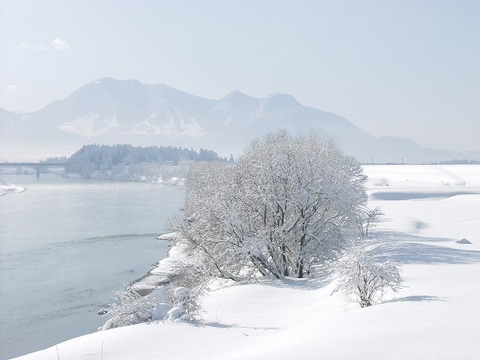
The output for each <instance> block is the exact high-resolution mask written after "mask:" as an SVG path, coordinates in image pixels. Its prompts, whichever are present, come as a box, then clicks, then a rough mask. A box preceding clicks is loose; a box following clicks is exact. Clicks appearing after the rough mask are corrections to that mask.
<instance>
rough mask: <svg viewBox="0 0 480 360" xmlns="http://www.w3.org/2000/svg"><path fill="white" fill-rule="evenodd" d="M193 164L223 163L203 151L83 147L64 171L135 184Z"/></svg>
mask: <svg viewBox="0 0 480 360" xmlns="http://www.w3.org/2000/svg"><path fill="white" fill-rule="evenodd" d="M196 161H226V159H225V158H220V157H219V156H218V154H217V153H216V152H214V151H212V150H206V149H200V150H199V151H196V150H193V149H187V148H180V147H174V146H159V147H158V146H149V147H140V146H132V145H85V146H83V147H82V148H81V149H80V150H78V151H77V152H76V153H74V154H73V155H72V156H71V157H70V158H69V159H67V164H68V165H67V169H66V170H67V172H69V173H78V174H80V175H81V176H82V177H84V178H102V179H113V178H114V179H124V180H134V179H132V177H138V176H144V175H146V174H147V173H148V175H150V174H152V172H155V171H154V170H152V169H153V168H157V169H158V168H159V167H160V166H163V167H164V166H178V165H179V163H180V162H183V163H185V162H196ZM132 170H133V171H132Z"/></svg>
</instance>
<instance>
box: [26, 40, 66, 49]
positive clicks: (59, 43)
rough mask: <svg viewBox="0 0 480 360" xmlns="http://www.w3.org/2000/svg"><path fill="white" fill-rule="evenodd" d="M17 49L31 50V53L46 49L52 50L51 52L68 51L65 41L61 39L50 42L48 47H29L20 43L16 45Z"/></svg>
mask: <svg viewBox="0 0 480 360" xmlns="http://www.w3.org/2000/svg"><path fill="white" fill-rule="evenodd" d="M18 47H19V48H21V49H24V50H31V51H43V50H47V49H53V50H65V49H68V48H69V46H68V44H67V42H66V41H65V40H62V39H59V38H57V39H55V40H53V41H52V42H50V44H49V46H45V45H30V44H27V43H24V42H22V43H20V44H19V45H18Z"/></svg>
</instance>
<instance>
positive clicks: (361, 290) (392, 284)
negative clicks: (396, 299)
mask: <svg viewBox="0 0 480 360" xmlns="http://www.w3.org/2000/svg"><path fill="white" fill-rule="evenodd" d="M337 268H338V273H339V280H338V281H339V282H338V287H337V289H341V290H342V291H343V292H344V293H345V295H347V297H351V298H352V300H353V301H355V302H357V303H358V304H359V305H360V306H361V307H367V306H371V305H374V304H375V303H378V302H380V301H382V299H383V296H384V294H385V292H386V291H387V290H392V291H393V292H397V291H398V290H399V289H400V288H401V284H402V282H403V280H402V277H401V275H400V271H399V269H398V267H397V266H396V264H395V263H393V262H392V261H388V260H387V261H385V262H381V263H377V262H375V259H374V257H373V256H372V255H371V254H369V252H368V251H366V249H365V248H364V247H356V248H354V249H352V250H351V251H350V252H349V254H348V255H347V256H345V257H344V258H343V259H342V260H341V261H339V263H338V265H337Z"/></svg>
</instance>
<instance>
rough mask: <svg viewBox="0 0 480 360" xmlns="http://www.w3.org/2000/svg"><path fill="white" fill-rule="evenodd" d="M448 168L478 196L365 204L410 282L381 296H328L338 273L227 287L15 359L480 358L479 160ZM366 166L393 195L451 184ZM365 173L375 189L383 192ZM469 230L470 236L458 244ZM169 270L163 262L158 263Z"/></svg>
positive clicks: (423, 170) (438, 175)
mask: <svg viewBox="0 0 480 360" xmlns="http://www.w3.org/2000/svg"><path fill="white" fill-rule="evenodd" d="M443 168H448V167H443ZM447 170H448V171H450V173H449V175H448V177H449V178H450V179H454V178H455V177H458V178H462V179H465V182H466V183H467V185H468V184H470V185H468V186H469V187H470V188H469V192H471V194H468V195H461V196H452V197H425V198H420V199H419V198H402V199H398V200H396V201H392V200H388V199H382V198H379V197H371V198H370V205H369V206H370V207H375V206H380V207H381V208H382V211H383V212H384V213H385V214H386V217H385V219H384V221H383V222H381V223H380V224H379V226H378V227H377V229H376V231H375V236H374V237H372V238H371V239H370V240H368V241H369V242H371V243H372V244H377V245H379V248H378V254H377V255H378V256H379V257H383V258H384V259H392V260H394V261H396V262H397V263H398V264H399V265H400V266H401V268H402V271H403V273H402V275H403V277H404V279H405V286H406V287H405V288H403V289H402V290H400V292H399V293H398V294H397V295H396V297H390V298H387V299H386V300H387V301H386V302H385V303H383V304H380V305H376V306H372V307H369V308H364V309H360V308H359V307H358V306H356V305H354V304H348V303H346V301H345V298H344V297H343V296H342V295H341V294H340V293H339V292H335V293H333V294H332V291H333V290H334V289H335V286H336V284H335V280H333V279H331V278H325V279H318V280H315V281H313V280H296V281H293V280H292V281H289V282H285V283H283V282H277V281H268V282H260V283H258V284H251V285H242V286H230V287H223V288H220V289H218V290H216V291H213V292H211V293H210V294H209V296H207V297H206V298H205V299H204V301H203V305H204V313H203V316H202V318H203V320H202V321H199V322H197V323H186V322H169V321H167V322H157V323H151V324H139V325H135V326H129V327H125V328H118V329H113V330H108V331H104V332H99V333H94V334H91V335H86V336H83V337H80V338H76V339H72V340H70V341H67V342H64V343H61V344H58V345H57V347H52V348H49V349H46V350H43V351H40V352H37V353H33V354H29V355H26V356H23V357H20V358H19V359H24V360H43V359H45V360H46V359H56V358H57V350H58V354H59V356H60V358H61V359H72V360H75V359H86V358H103V359H117V360H122V359H147V360H148V359H159V358H165V359H172V360H175V359H193V358H195V359H200V360H202V359H262V360H263V359H265V360H268V359H272V360H273V359H275V360H281V359H326V360H328V359H358V360H371V359H393V360H395V359H399V360H400V359H402V360H404V359H409V360H417V359H418V360H424V359H435V360H442V359H445V360H447V359H463V360H465V359H466V360H470V359H471V360H474V359H479V358H480V341H479V340H480V327H479V326H478V324H480V310H479V307H478V299H479V298H480V286H478V284H479V283H480V227H479V226H478V220H479V218H480V217H479V216H480V181H478V180H479V179H480V167H476V166H474V167H472V168H470V167H469V168H465V169H463V170H462V167H457V166H455V167H453V168H452V169H447ZM455 171H458V172H455ZM366 173H367V175H372V177H378V179H380V178H381V177H385V178H389V179H390V181H391V184H390V185H389V188H392V189H393V191H398V192H401V191H405V189H407V190H408V191H406V192H422V191H425V188H436V189H435V191H441V189H442V188H444V187H446V186H445V185H443V184H442V179H445V178H444V176H445V173H444V172H443V171H438V169H436V168H433V169H432V168H430V167H428V166H427V167H418V166H414V167H413V166H396V167H394V168H393V167H389V166H384V167H375V168H373V169H372V168H370V167H368V168H367V169H366ZM421 174H426V176H425V177H423V176H422V175H421ZM467 174H468V176H467ZM401 179H403V180H401ZM407 180H408V181H407ZM369 181H371V182H372V183H373V184H372V185H371V187H370V192H371V193H374V192H375V191H379V190H381V191H384V188H385V187H386V186H377V185H375V180H369ZM477 181H478V182H477ZM474 184H476V185H474ZM461 186H462V187H464V186H463V185H461ZM449 191H451V189H450V190H449ZM464 238H465V239H468V240H469V241H470V242H471V244H468V245H465V244H461V243H456V241H458V240H460V239H464ZM174 249H175V247H174V248H173V249H172V252H171V255H172V256H176V255H175V250H174ZM179 254H180V251H179ZM179 254H177V255H178V256H180V255H179ZM167 270H168V260H165V261H164V262H162V263H160V264H159V267H158V268H157V270H156V271H158V272H159V273H163V272H164V271H167ZM72 326H74V324H72Z"/></svg>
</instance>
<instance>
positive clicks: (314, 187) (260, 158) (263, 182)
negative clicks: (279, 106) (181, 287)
mask: <svg viewBox="0 0 480 360" xmlns="http://www.w3.org/2000/svg"><path fill="white" fill-rule="evenodd" d="M364 183H365V176H364V175H363V173H362V169H361V167H360V165H359V164H358V162H357V161H355V160H354V159H353V158H351V157H348V156H346V155H344V154H343V153H342V152H341V151H340V150H339V149H338V147H336V146H335V144H334V143H332V142H331V141H325V140H322V139H321V138H319V137H318V136H315V135H311V136H298V137H291V136H289V135H288V134H287V133H286V132H278V133H275V134H270V135H267V136H265V137H264V138H262V139H257V140H255V141H253V142H252V143H251V144H250V146H249V147H248V148H247V150H246V151H245V153H244V154H243V155H242V156H241V157H239V158H238V160H237V161H236V162H235V163H234V164H233V165H227V164H224V163H223V164H217V163H208V164H202V165H197V166H196V167H194V168H192V170H191V172H190V174H189V182H188V193H187V204H186V209H185V210H186V211H185V219H184V220H183V221H182V222H179V223H178V224H177V226H176V230H177V231H179V233H180V234H181V235H182V238H183V239H184V242H185V244H186V245H187V246H186V249H187V251H189V252H190V253H191V256H194V257H196V258H201V259H202V262H203V263H204V264H205V271H206V272H208V273H210V274H211V275H212V276H219V277H224V278H229V279H233V280H242V279H248V278H250V277H252V276H256V275H258V274H263V275H273V276H274V277H277V278H281V277H284V276H295V277H299V278H302V277H304V276H306V275H312V274H313V272H314V270H315V268H316V267H317V266H320V265H322V264H324V263H325V262H328V261H330V260H333V259H335V258H336V257H337V255H338V254H339V251H340V250H341V249H342V248H343V247H344V245H345V244H346V242H347V241H348V240H349V238H351V237H352V236H357V235H358V226H357V219H358V212H359V210H360V207H361V206H364V205H365V202H366V194H365V189H364Z"/></svg>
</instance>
